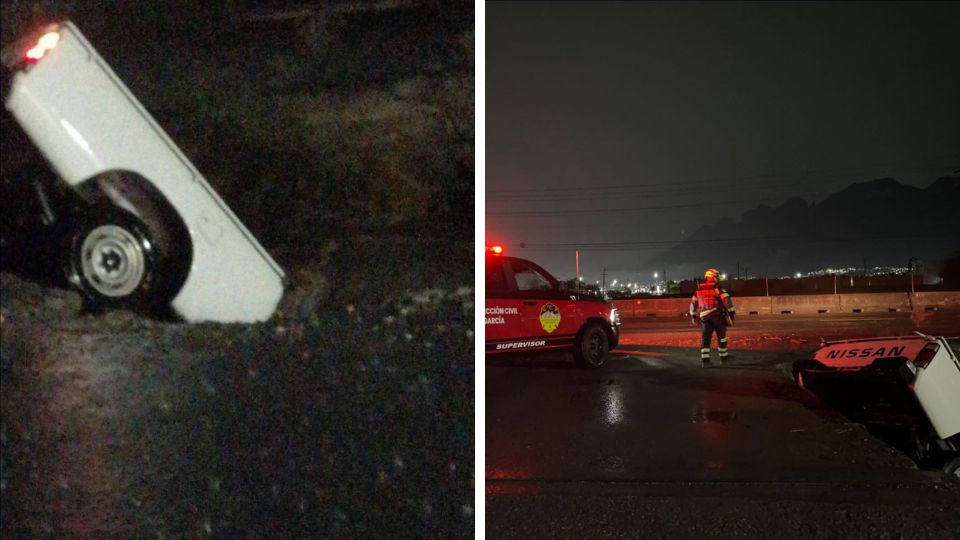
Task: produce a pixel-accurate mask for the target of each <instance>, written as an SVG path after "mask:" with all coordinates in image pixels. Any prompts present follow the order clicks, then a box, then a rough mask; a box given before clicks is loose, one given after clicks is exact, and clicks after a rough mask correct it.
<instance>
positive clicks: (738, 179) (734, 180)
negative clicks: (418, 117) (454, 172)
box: [486, 154, 960, 195]
mask: <svg viewBox="0 0 960 540" xmlns="http://www.w3.org/2000/svg"><path fill="white" fill-rule="evenodd" d="M934 160H936V161H938V162H941V163H942V162H944V161H949V162H950V164H949V165H938V164H931V163H930V162H931V161H934ZM958 162H960V155H956V154H942V155H939V156H934V157H930V158H926V159H916V160H903V161H890V162H882V163H873V164H867V165H861V166H860V167H857V168H849V169H819V170H816V169H815V170H798V171H795V172H790V173H785V174H784V173H764V174H755V175H747V176H721V177H713V178H705V179H701V180H693V181H689V180H673V181H668V182H655V183H650V184H636V183H630V184H614V185H607V186H591V187H590V188H589V189H591V190H616V189H639V188H646V187H659V186H673V187H676V186H683V185H687V186H696V185H739V184H743V183H745V182H746V181H750V180H753V181H757V180H761V179H770V178H780V179H796V178H803V177H808V176H820V177H822V176H825V175H829V176H830V177H831V178H834V179H835V178H839V177H841V176H846V175H849V174H855V173H859V172H865V171H868V170H871V169H873V168H876V167H893V166H903V165H913V167H911V168H910V170H919V169H928V168H932V167H937V168H943V169H945V170H950V169H954V168H955V167H956V166H957V163H958ZM755 183H757V182H755ZM545 189H546V188H545V187H539V188H516V189H509V188H507V189H487V190H486V191H487V195H492V194H500V193H543V192H544V190H545ZM549 189H550V192H552V193H560V192H564V191H574V192H575V191H579V190H583V189H584V188H583V186H576V187H566V188H565V187H551V188H549Z"/></svg>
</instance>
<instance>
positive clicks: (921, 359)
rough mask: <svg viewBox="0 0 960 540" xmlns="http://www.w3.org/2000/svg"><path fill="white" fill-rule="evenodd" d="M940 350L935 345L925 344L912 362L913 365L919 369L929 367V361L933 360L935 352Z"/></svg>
mask: <svg viewBox="0 0 960 540" xmlns="http://www.w3.org/2000/svg"><path fill="white" fill-rule="evenodd" d="M939 350H940V345H939V344H937V343H927V344H926V346H924V347H923V349H921V350H920V354H918V355H917V357H916V358H915V359H914V360H913V365H915V366H917V367H919V368H925V367H927V366H929V365H930V361H931V360H933V357H934V356H936V355H937V351H939Z"/></svg>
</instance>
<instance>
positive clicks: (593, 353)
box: [585, 330, 606, 365]
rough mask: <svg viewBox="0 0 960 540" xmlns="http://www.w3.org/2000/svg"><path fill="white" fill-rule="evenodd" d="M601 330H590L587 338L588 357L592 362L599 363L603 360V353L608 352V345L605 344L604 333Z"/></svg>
mask: <svg viewBox="0 0 960 540" xmlns="http://www.w3.org/2000/svg"><path fill="white" fill-rule="evenodd" d="M601 332H602V330H601V331H594V332H590V335H589V336H588V338H589V339H587V350H586V351H585V352H586V357H587V360H589V361H590V363H591V364H594V365H596V364H598V363H600V361H601V360H603V355H604V354H605V353H606V346H605V344H604V339H603V334H602V333H601Z"/></svg>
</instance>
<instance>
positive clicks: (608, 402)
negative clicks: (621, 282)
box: [486, 322, 960, 538]
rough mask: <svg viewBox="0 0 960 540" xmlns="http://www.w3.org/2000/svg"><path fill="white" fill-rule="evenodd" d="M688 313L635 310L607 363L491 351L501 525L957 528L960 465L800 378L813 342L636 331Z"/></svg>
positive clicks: (499, 531) (803, 533)
mask: <svg viewBox="0 0 960 540" xmlns="http://www.w3.org/2000/svg"><path fill="white" fill-rule="evenodd" d="M674 324H675V323H674V322H667V323H638V324H636V325H631V324H627V325H625V328H626V329H627V334H626V335H625V337H624V340H623V341H624V342H626V343H625V344H623V345H621V346H620V347H619V348H618V353H617V354H615V355H614V356H613V357H612V358H611V359H610V360H609V361H608V363H607V365H605V366H604V367H603V368H602V369H600V370H597V371H583V370H579V369H577V368H576V367H575V365H574V363H573V361H572V358H569V357H553V356H535V357H526V358H524V357H513V358H497V359H492V360H488V361H487V367H486V440H487V446H486V479H487V487H486V491H487V500H486V504H487V507H486V508H487V509H486V514H487V519H486V523H487V529H486V530H487V536H488V537H491V538H498V537H514V538H518V537H529V536H531V535H532V536H544V535H547V536H556V537H650V538H678V537H680V538H686V537H751V538H756V537H770V538H773V537H780V538H784V537H786V538H794V537H796V538H806V537H824V538H844V537H847V538H880V537H887V538H896V537H911V538H955V534H956V531H958V530H960V511H958V510H957V509H958V508H960V485H958V483H957V482H956V481H955V480H953V479H950V478H947V477H946V476H945V475H944V474H943V473H942V472H940V471H938V470H921V469H918V468H917V466H916V465H915V464H914V463H913V461H911V460H910V459H909V458H908V457H907V455H906V454H905V453H904V452H902V451H901V450H898V449H897V448H896V447H894V446H892V445H891V444H889V443H888V442H886V441H884V440H881V439H879V438H877V437H875V436H874V435H872V434H871V433H869V432H868V431H866V430H865V429H864V428H863V427H862V426H860V425H859V424H856V423H853V422H851V421H850V420H848V419H847V418H845V417H844V416H843V415H841V414H840V413H838V412H837V411H834V410H831V409H830V408H829V407H828V406H827V405H826V404H825V403H823V402H822V401H821V400H819V399H818V398H817V397H815V396H813V395H812V394H809V393H807V392H805V391H803V390H802V389H800V388H799V387H797V386H796V385H795V384H793V382H792V380H791V378H790V376H789V370H788V369H789V365H790V364H792V361H793V360H795V359H797V358H800V357H802V356H804V355H805V354H807V352H805V351H803V350H797V348H798V347H799V348H800V349H803V348H804V347H806V348H807V349H810V348H811V347H812V345H809V344H807V345H804V344H802V343H801V344H799V345H798V344H795V343H791V344H790V345H791V346H792V349H793V350H780V351H777V350H770V347H771V343H769V342H764V343H763V344H764V347H763V348H765V349H766V350H742V349H741V350H737V349H738V347H737V340H736V339H735V338H733V337H732V339H731V348H732V349H733V354H734V355H735V357H734V358H733V359H732V360H730V361H728V363H727V364H725V365H724V366H722V367H719V366H714V367H711V368H709V369H702V368H701V367H700V366H699V357H698V356H699V355H698V351H697V349H696V348H694V347H665V346H653V345H640V344H630V343H631V342H633V343H637V342H641V343H642V342H643V341H644V340H647V341H649V340H652V339H655V338H653V337H652V336H655V335H657V329H658V328H659V329H661V330H664V332H663V333H662V336H666V337H662V339H665V340H670V339H673V338H671V337H670V332H669V330H672V329H673V328H674V326H673V325H674ZM686 324H687V325H688V326H687V327H686V328H687V330H686V332H688V333H689V332H691V330H692V329H690V327H689V322H687V323H686ZM637 328H640V330H637ZM675 328H676V331H677V332H680V331H681V328H682V327H679V326H677V327H675ZM758 329H760V327H758ZM760 330H762V331H766V329H765V328H763V329H760ZM771 331H772V330H771ZM864 331H866V332H870V331H871V329H870V328H869V327H866V328H865V330H864ZM749 334H751V332H746V331H744V330H743V329H742V327H741V333H740V336H741V338H744V337H746V336H747V335H749ZM752 334H762V332H761V331H757V332H752ZM801 338H802V339H801ZM801 338H798V341H804V340H806V339H807V338H808V336H801ZM774 345H775V344H774ZM790 348H791V347H786V348H785V349H790ZM714 362H716V352H715V351H714Z"/></svg>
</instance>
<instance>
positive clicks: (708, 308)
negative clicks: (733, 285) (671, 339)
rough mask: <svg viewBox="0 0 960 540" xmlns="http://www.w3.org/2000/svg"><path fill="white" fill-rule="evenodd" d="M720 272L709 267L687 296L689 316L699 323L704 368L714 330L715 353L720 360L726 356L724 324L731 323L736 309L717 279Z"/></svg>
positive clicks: (707, 363)
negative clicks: (690, 295)
mask: <svg viewBox="0 0 960 540" xmlns="http://www.w3.org/2000/svg"><path fill="white" fill-rule="evenodd" d="M718 276H719V272H717V270H715V269H713V268H711V269H709V270H707V271H706V272H704V274H703V282H701V283H700V285H698V286H697V291H696V292H695V293H694V295H693V298H691V299H690V318H691V320H692V321H693V323H694V324H697V323H699V324H700V333H701V339H700V361H701V363H702V364H703V366H704V367H707V366H708V365H709V364H710V340H711V338H712V337H713V333H714V332H716V333H717V352H719V353H720V363H721V364H722V363H723V361H724V360H725V359H726V358H727V354H728V353H727V326H731V325H733V319H734V317H735V316H736V312H735V311H734V308H733V299H732V298H730V293H728V292H727V291H725V290H724V289H723V288H722V287H720V284H719V283H718V282H717V277H718Z"/></svg>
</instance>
